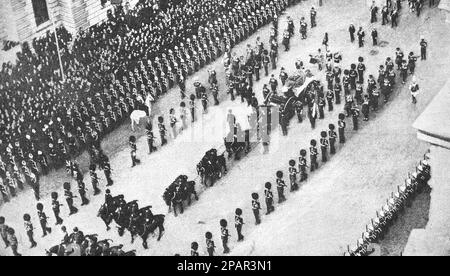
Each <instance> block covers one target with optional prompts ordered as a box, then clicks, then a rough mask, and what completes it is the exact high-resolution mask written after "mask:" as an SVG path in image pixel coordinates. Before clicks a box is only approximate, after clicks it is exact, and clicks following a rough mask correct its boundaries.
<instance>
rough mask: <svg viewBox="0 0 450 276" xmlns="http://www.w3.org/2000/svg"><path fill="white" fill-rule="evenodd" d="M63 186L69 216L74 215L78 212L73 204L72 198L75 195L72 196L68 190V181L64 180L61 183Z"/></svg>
mask: <svg viewBox="0 0 450 276" xmlns="http://www.w3.org/2000/svg"><path fill="white" fill-rule="evenodd" d="M63 188H64V196H65V197H66V202H67V207H69V216H71V215H74V214H76V213H78V209H77V208H76V207H75V206H73V199H74V198H76V196H74V195H73V194H72V192H71V191H70V183H69V182H65V183H64V184H63Z"/></svg>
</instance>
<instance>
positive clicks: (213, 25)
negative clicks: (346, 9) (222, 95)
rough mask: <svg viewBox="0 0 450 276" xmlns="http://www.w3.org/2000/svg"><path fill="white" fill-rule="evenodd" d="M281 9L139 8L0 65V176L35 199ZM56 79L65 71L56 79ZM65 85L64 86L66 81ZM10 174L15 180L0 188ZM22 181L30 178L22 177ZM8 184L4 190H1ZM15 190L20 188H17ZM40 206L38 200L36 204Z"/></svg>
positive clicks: (43, 41)
mask: <svg viewBox="0 0 450 276" xmlns="http://www.w3.org/2000/svg"><path fill="white" fill-rule="evenodd" d="M286 4H287V1H286V2H284V1H276V2H272V1H268V0H259V1H257V0H252V1H247V2H241V1H226V2H224V1H219V0H207V1H202V4H201V5H199V4H198V3H196V2H194V1H168V2H167V3H166V4H165V5H164V6H163V5H155V1H140V2H139V3H138V4H137V5H136V7H135V8H134V9H130V10H125V9H124V8H123V7H121V6H118V7H117V9H115V11H114V12H112V13H110V14H109V15H108V17H109V20H108V21H106V22H104V23H101V24H99V25H96V26H92V27H91V28H89V29H88V30H84V31H83V30H81V31H80V32H79V33H78V34H77V35H76V36H75V37H73V36H72V35H71V34H69V33H68V32H67V31H66V30H65V29H64V28H63V27H60V28H58V29H57V37H58V42H59V43H58V45H59V48H60V54H61V60H62V67H63V70H60V67H59V60H58V54H57V45H56V43H55V36H54V34H53V33H51V32H48V33H47V34H46V36H44V37H43V38H39V39H38V38H37V39H34V40H33V42H32V43H31V46H30V45H28V44H27V43H24V44H23V46H22V48H23V50H22V52H21V53H19V54H18V61H17V64H16V65H14V66H13V65H12V64H10V63H8V64H3V66H2V72H1V74H2V80H5V81H2V83H1V84H0V91H1V93H0V97H1V99H2V100H1V103H0V104H1V112H0V128H1V130H2V132H1V134H0V150H1V152H2V154H1V158H0V173H1V176H2V180H3V181H2V185H1V186H2V187H3V190H4V191H6V192H7V193H6V194H5V196H6V197H10V196H15V193H11V192H9V191H8V190H12V189H14V190H15V189H16V188H17V187H16V185H15V183H21V178H25V181H22V182H25V183H28V184H29V185H30V186H32V187H34V188H35V191H37V190H38V186H39V176H40V175H45V174H47V173H48V172H49V171H50V170H51V169H52V168H59V167H61V166H63V165H64V164H66V161H68V160H71V159H73V158H74V157H76V156H77V155H78V154H79V153H80V152H82V151H83V150H85V149H88V150H91V148H92V147H93V145H94V146H95V145H96V144H98V143H99V141H100V140H101V139H102V137H103V136H104V135H106V134H107V133H109V132H110V131H112V130H113V129H115V128H116V127H117V126H118V125H119V124H120V123H121V122H122V121H123V120H125V119H126V118H127V117H128V115H129V114H130V113H131V112H132V111H133V110H136V109H142V110H145V111H146V112H150V106H151V102H153V101H155V100H157V99H158V97H160V96H161V95H163V94H165V93H166V92H167V91H168V90H169V89H170V88H172V87H174V86H177V85H178V86H179V87H180V90H181V95H182V97H183V96H184V95H185V82H186V78H187V76H188V75H190V74H193V73H195V72H196V71H198V70H199V69H200V68H202V67H203V66H205V65H206V64H208V63H210V62H211V61H213V60H214V59H215V58H217V57H219V56H220V55H222V54H223V53H225V52H227V51H230V49H231V48H232V47H233V46H234V45H235V44H236V43H238V42H240V41H242V40H243V39H244V38H245V37H247V36H248V35H250V34H252V33H253V32H254V31H256V30H257V29H258V28H259V27H261V26H262V25H264V24H266V23H268V22H269V21H270V20H272V17H273V16H275V15H276V13H278V12H280V11H281V10H283V9H284V8H285V7H286ZM62 71H63V72H62ZM63 76H64V78H63ZM7 172H9V173H10V174H11V177H12V180H13V181H9V182H7V181H6V177H7ZM27 173H28V174H27ZM7 183H10V185H9V184H7ZM19 188H21V186H20V185H19ZM37 198H38V196H37Z"/></svg>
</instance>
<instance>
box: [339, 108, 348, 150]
mask: <svg viewBox="0 0 450 276" xmlns="http://www.w3.org/2000/svg"><path fill="white" fill-rule="evenodd" d="M344 120H345V114H343V113H340V114H339V121H338V132H339V143H340V144H345V127H346V124H345V121H344Z"/></svg>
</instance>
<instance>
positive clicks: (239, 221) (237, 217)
mask: <svg viewBox="0 0 450 276" xmlns="http://www.w3.org/2000/svg"><path fill="white" fill-rule="evenodd" d="M234 225H235V227H236V231H237V235H238V242H240V241H243V240H244V236H243V235H242V226H243V225H244V219H243V218H242V209H239V208H237V209H236V211H235V216H234Z"/></svg>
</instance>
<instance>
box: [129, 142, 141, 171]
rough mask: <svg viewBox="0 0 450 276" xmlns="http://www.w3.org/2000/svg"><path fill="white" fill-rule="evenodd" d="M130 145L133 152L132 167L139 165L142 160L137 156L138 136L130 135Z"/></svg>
mask: <svg viewBox="0 0 450 276" xmlns="http://www.w3.org/2000/svg"><path fill="white" fill-rule="evenodd" d="M128 143H129V145H130V150H131V152H130V154H131V167H135V166H136V165H139V164H140V163H141V160H139V159H138V158H137V157H136V151H137V146H136V137H135V136H130V139H129V141H128Z"/></svg>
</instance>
